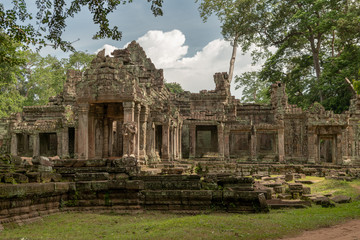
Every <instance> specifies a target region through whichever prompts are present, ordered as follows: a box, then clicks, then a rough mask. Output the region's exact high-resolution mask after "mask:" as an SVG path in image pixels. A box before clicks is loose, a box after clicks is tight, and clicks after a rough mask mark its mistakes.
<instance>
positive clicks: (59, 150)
mask: <svg viewBox="0 0 360 240" xmlns="http://www.w3.org/2000/svg"><path fill="white" fill-rule="evenodd" d="M61 133H62V132H61V131H58V132H57V133H56V137H57V149H56V155H58V156H59V157H60V156H62V144H63V142H62V136H61V135H62V134H61Z"/></svg>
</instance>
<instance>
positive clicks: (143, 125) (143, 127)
mask: <svg viewBox="0 0 360 240" xmlns="http://www.w3.org/2000/svg"><path fill="white" fill-rule="evenodd" d="M148 116H149V110H148V108H147V107H142V108H141V112H140V127H139V132H140V142H139V148H140V159H143V160H146V158H147V153H146V136H147V120H148Z"/></svg>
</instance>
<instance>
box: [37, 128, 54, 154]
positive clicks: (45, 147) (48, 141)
mask: <svg viewBox="0 0 360 240" xmlns="http://www.w3.org/2000/svg"><path fill="white" fill-rule="evenodd" d="M39 137H40V155H41V156H46V157H52V156H56V155H57V135H56V133H40V134H39Z"/></svg>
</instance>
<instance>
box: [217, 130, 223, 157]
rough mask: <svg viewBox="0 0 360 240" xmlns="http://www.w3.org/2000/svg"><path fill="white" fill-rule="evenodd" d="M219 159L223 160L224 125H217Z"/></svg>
mask: <svg viewBox="0 0 360 240" xmlns="http://www.w3.org/2000/svg"><path fill="white" fill-rule="evenodd" d="M217 133H218V137H217V139H218V149H219V157H220V158H224V124H223V123H220V124H219V125H217Z"/></svg>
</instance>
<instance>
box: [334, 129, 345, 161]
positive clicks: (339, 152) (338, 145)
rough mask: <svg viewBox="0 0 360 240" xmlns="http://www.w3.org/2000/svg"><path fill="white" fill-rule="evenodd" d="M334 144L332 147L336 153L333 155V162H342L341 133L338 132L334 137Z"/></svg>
mask: <svg viewBox="0 0 360 240" xmlns="http://www.w3.org/2000/svg"><path fill="white" fill-rule="evenodd" d="M335 144H336V147H335V148H334V147H333V148H334V149H336V150H335V153H336V155H334V156H335V162H334V163H335V164H342V159H343V154H342V134H341V133H338V134H337V135H336V137H334V145H335Z"/></svg>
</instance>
